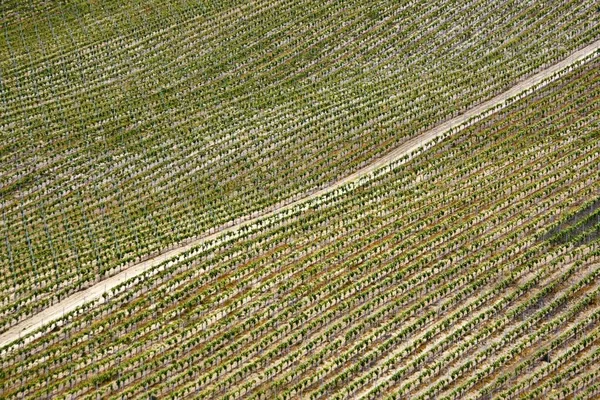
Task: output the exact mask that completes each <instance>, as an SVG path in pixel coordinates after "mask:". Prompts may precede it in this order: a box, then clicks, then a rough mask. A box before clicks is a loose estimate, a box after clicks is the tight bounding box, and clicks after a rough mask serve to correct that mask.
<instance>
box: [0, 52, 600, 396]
mask: <svg viewBox="0 0 600 400" xmlns="http://www.w3.org/2000/svg"><path fill="white" fill-rule="evenodd" d="M599 132H600V63H599V62H597V61H596V62H593V63H591V64H588V65H586V66H584V67H582V68H579V69H577V70H576V71H574V72H572V73H571V74H569V75H568V76H566V77H563V78H562V79H560V80H559V81H557V82H555V83H554V84H552V85H550V86H548V87H546V88H545V89H543V90H542V91H540V92H536V93H535V94H533V95H531V96H529V97H527V98H525V99H523V100H521V101H518V102H515V103H514V104H513V105H512V106H511V107H509V108H508V109H506V110H504V111H501V112H499V113H497V114H495V115H493V116H491V117H489V118H487V119H485V120H483V121H482V122H480V123H478V124H476V125H475V126H473V127H471V128H469V129H468V130H466V131H464V132H463V133H461V134H459V135H457V136H454V137H452V138H449V139H447V140H444V141H443V142H441V143H439V144H438V145H437V146H435V147H433V148H432V149H430V150H429V151H427V152H424V153H423V154H421V155H419V156H418V157H416V158H414V159H412V160H411V161H409V162H408V163H406V164H403V165H400V166H397V167H396V168H394V169H393V170H392V171H390V172H388V173H384V174H381V175H380V176H379V177H378V178H377V179H375V180H373V181H370V182H369V183H367V184H365V185H362V186H359V187H357V188H355V189H354V190H352V191H343V190H340V191H338V192H333V193H330V194H328V195H327V196H323V197H319V198H317V199H315V200H314V201H312V202H309V203H305V204H302V205H301V206H299V207H298V208H297V209H292V210H289V211H288V212H286V213H284V214H282V215H279V214H278V215H276V216H275V217H273V218H271V219H268V220H265V221H263V222H262V223H261V224H257V225H255V226H253V227H250V228H248V229H245V230H243V231H241V232H239V233H237V234H235V235H234V234H232V235H225V236H224V237H223V238H221V239H220V240H217V241H214V242H213V243H207V244H204V245H203V246H202V247H200V248H197V249H194V250H192V251H189V252H187V253H186V254H184V255H181V256H180V257H179V258H178V259H177V260H172V261H170V262H168V263H165V264H164V265H163V266H162V268H161V269H158V270H156V271H155V272H149V273H147V274H146V275H145V276H144V277H140V278H139V279H137V280H136V282H129V283H127V284H125V285H123V286H122V287H120V288H119V289H118V290H115V291H114V296H111V297H110V298H109V300H108V301H107V302H96V304H89V305H88V306H87V307H86V309H85V310H81V312H80V313H79V314H78V315H72V316H70V317H69V318H68V319H66V320H65V321H63V322H64V324H63V325H62V326H59V325H58V324H57V325H56V326H55V327H54V328H52V330H51V331H49V332H47V333H46V334H45V335H43V336H42V337H41V338H39V339H37V340H36V341H34V342H31V343H28V344H26V345H20V344H19V343H15V344H13V345H12V346H11V347H10V348H5V349H3V352H2V361H3V364H2V369H3V370H2V384H3V386H2V389H1V391H2V392H1V394H2V396H4V397H6V398H20V397H23V396H26V397H44V396H50V397H60V396H65V397H69V395H77V396H79V397H80V398H88V397H89V398H96V396H98V395H101V396H106V397H109V398H133V397H147V396H148V397H150V396H154V397H156V398H165V397H172V398H184V397H195V398H196V397H198V398H238V397H243V398H266V399H270V398H297V397H303V398H312V399H317V398H327V399H331V398H348V397H356V398H404V397H409V398H417V399H421V398H423V399H424V398H464V397H470V398H487V397H502V398H514V397H525V398H529V397H531V398H533V397H536V396H540V395H542V394H543V395H544V397H551V398H563V397H573V396H578V398H595V397H597V395H598V392H599V390H600V380H599V379H598V371H597V369H596V368H594V366H595V365H596V364H597V362H598V356H599V355H600V352H599V350H598V349H599V348H598V344H599V341H598V340H599V336H598V335H599V333H600V330H599V329H600V324H598V318H599V317H600V302H598V296H599V290H600V282H599V280H598V278H599V274H600V242H599V239H598V238H599V234H598V233H599V231H600V223H599V222H598V221H594V218H593V216H597V213H596V211H595V210H597V208H596V205H597V204H598V199H599V198H600V169H599V168H598V165H599V164H600V133H599ZM590 216H592V217H590Z"/></svg>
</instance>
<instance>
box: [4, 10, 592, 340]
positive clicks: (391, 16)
mask: <svg viewBox="0 0 600 400" xmlns="http://www.w3.org/2000/svg"><path fill="white" fill-rule="evenodd" d="M0 26H1V28H0V30H1V32H0V110H1V112H0V209H1V210H0V212H1V214H2V215H1V216H0V218H1V222H0V276H2V278H3V279H2V280H0V286H1V290H0V333H1V332H5V331H7V330H8V329H9V328H10V327H13V326H15V325H16V324H18V323H20V322H23V321H24V320H26V319H27V318H28V317H30V316H32V315H35V314H36V313H39V312H40V311H42V310H44V309H46V308H47V307H49V306H50V305H52V304H57V303H59V302H60V301H62V300H64V299H65V298H67V297H68V296H69V295H71V294H73V293H76V292H78V291H80V290H82V289H85V288H87V287H89V286H91V285H93V284H96V283H98V282H101V281H102V280H103V279H105V278H106V277H109V276H113V275H115V274H117V273H119V272H120V271H121V270H123V269H126V268H128V267H130V266H131V265H133V264H135V263H136V262H139V261H141V260H143V259H146V258H148V257H151V256H153V255H156V254H158V253H161V252H164V251H165V249H168V248H173V247H176V246H178V245H180V244H181V243H185V242H187V241H189V240H191V239H193V238H197V237H201V236H203V235H206V234H209V233H212V232H215V231H218V230H221V229H223V228H224V227H227V226H232V225H235V224H236V223H239V222H240V221H241V220H244V219H247V218H250V217H256V216H257V215H261V214H263V213H265V212H267V211H269V210H274V209H276V208H277V207H279V206H281V205H282V204H287V203H289V202H291V201H295V200H298V199H300V198H302V197H304V196H306V195H308V194H310V193H314V192H315V191H317V190H319V189H322V188H325V187H327V186H328V185H331V184H332V183H333V182H336V181H337V180H339V179H340V178H343V177H345V176H347V175H348V174H350V173H352V172H354V171H356V170H358V169H360V168H362V167H364V166H366V165H368V164H369V163H371V162H373V161H374V160H377V159H378V158H379V157H381V156H383V155H385V154H386V153H387V152H388V151H390V150H392V149H394V148H396V147H397V146H399V145H401V144H402V143H404V142H405V141H406V140H408V139H409V138H412V137H415V136H416V135H418V134H419V133H421V132H424V131H425V130H427V129H428V128H431V127H433V126H436V125H437V124H439V123H441V122H443V121H446V120H448V119H449V118H452V117H454V116H456V115H459V114H460V113H462V112H464V111H465V110H467V109H469V108H470V107H472V106H473V105H476V104H479V103H480V102H482V101H484V100H485V99H488V98H490V97H491V96H493V95H495V94H498V93H502V92H503V91H505V90H506V89H507V88H509V87H511V86H513V85H514V84H515V83H517V82H519V81H520V80H522V79H523V78H525V77H527V76H530V75H531V74H532V73H534V72H536V71H539V70H540V69H542V68H544V67H547V66H548V65H551V64H553V63H555V62H557V61H559V60H561V59H563V58H564V57H566V56H567V55H569V54H570V53H572V52H573V51H575V50H577V49H580V48H582V47H583V46H585V45H588V44H590V43H591V42H593V41H594V40H598V38H600V11H599V10H598V5H597V2H594V1H575V0H567V1H548V2H544V3H543V4H542V3H541V2H528V1H512V0H511V1H480V0H473V1H468V2H459V1H456V0H442V1H420V2H397V1H378V2H364V1H324V2H314V1H310V2H309V1H297V0H296V1H283V0H281V1H279V0H275V1H250V2H241V3H240V2H232V1H218V2H217V1H213V2H202V1H188V0H179V1H157V0H137V1H136V0H134V1H124V2H121V1H114V0H110V1H92V0H89V1H88V0H62V1H46V0H43V1H42V0H28V1H17V0H6V1H3V2H2V3H1V4H0Z"/></svg>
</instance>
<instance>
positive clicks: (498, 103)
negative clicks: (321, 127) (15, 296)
mask: <svg viewBox="0 0 600 400" xmlns="http://www.w3.org/2000/svg"><path fill="white" fill-rule="evenodd" d="M599 51H600V40H597V41H595V42H594V43H592V44H590V45H589V46H587V47H585V48H583V49H581V50H578V51H576V52H574V53H572V54H571V55H570V56H569V57H567V58H565V59H564V60H562V61H560V62H558V63H556V64H554V65H552V66H550V67H548V68H546V69H544V70H542V71H540V72H538V73H537V74H535V75H533V76H531V77H529V78H527V79H525V80H523V81H521V82H519V83H517V84H516V85H514V86H513V87H511V88H510V89H508V90H507V91H505V92H503V93H501V94H499V95H497V96H495V97H493V98H491V99H490V100H487V101H485V102H483V103H481V104H479V105H477V106H475V107H473V108H471V109H469V110H468V111H466V112H465V113H464V114H461V115H459V116H457V117H455V118H452V119H450V120H448V121H446V122H444V123H442V124H440V125H437V126H436V127H434V128H432V129H430V130H428V131H425V132H423V133H422V134H420V135H418V136H416V137H414V138H412V139H410V140H408V141H406V142H405V143H403V144H402V145H401V146H399V147H397V148H396V149H394V150H392V151H391V152H390V153H388V154H387V155H385V156H384V157H382V158H380V159H377V160H375V161H374V162H373V163H371V164H369V165H367V166H365V167H364V168H362V169H360V170H358V171H356V172H354V173H353V174H351V175H348V176H347V177H345V178H343V179H341V180H339V181H336V182H335V183H333V184H331V185H329V186H327V187H325V188H323V189H320V190H318V191H316V192H314V193H311V194H309V195H305V196H304V197H300V198H296V199H295V200H293V201H291V202H288V203H287V204H278V205H276V206H274V207H272V208H271V209H268V210H266V211H264V212H262V213H253V214H252V215H249V216H246V217H245V218H240V219H239V221H238V220H236V221H234V222H233V223H229V224H226V225H223V226H221V227H219V228H217V229H216V230H215V232H214V233H211V234H207V235H204V236H201V237H199V238H196V239H193V240H191V241H189V242H188V243H185V244H182V245H181V246H178V247H175V248H173V249H171V250H168V251H166V252H164V253H162V254H160V255H158V256H156V257H153V258H150V259H148V260H145V261H142V262H139V263H137V264H135V265H132V266H131V267H129V268H127V269H126V270H124V271H122V272H119V273H118V274H116V275H113V276H111V277H110V278H107V279H105V280H103V281H101V282H99V283H97V284H95V285H93V286H90V287H89V288H87V289H85V290H83V291H80V292H77V293H75V294H73V295H71V296H69V297H68V298H66V299H64V300H63V301H61V302H59V303H56V304H54V305H52V306H50V307H48V308H47V309H45V310H44V311H42V312H40V313H38V314H36V315H34V316H32V317H30V318H28V319H26V320H24V321H22V322H20V323H18V324H17V325H15V326H13V327H12V328H10V329H9V330H7V331H6V332H4V333H3V334H1V335H0V348H2V347H4V346H7V345H9V344H10V343H11V342H13V341H15V340H17V339H19V338H21V337H22V336H25V335H27V334H29V333H31V332H34V331H35V330H36V329H38V328H40V327H42V326H44V325H45V324H48V323H49V322H52V321H54V320H56V319H58V318H60V317H62V316H63V315H64V314H67V313H69V312H71V311H73V310H75V309H76V308H77V307H79V306H81V305H83V304H85V303H86V302H89V301H91V300H96V299H99V298H100V297H102V295H103V294H104V293H105V292H107V291H109V290H111V289H112V288H114V287H116V286H118V285H119V284H121V283H123V282H125V281H127V280H128V279H131V278H133V277H135V276H137V275H140V274H142V273H144V272H145V271H147V270H149V269H152V268H154V267H156V266H158V265H159V264H160V263H162V262H163V261H165V260H168V259H170V258H172V257H175V256H177V255H180V254H181V253H183V252H185V251H187V250H189V249H191V248H193V247H195V246H197V245H198V244H201V243H203V242H207V241H210V240H212V239H215V238H217V237H219V236H221V235H223V234H224V233H226V232H232V231H237V230H238V229H240V228H242V227H244V226H248V225H252V224H253V223H255V222H256V221H258V220H259V219H263V218H268V217H270V216H273V215H275V214H277V213H278V212H281V211H284V210H287V209H290V208H293V207H295V206H297V205H298V204H301V203H304V202H307V201H310V200H312V199H314V198H317V197H319V196H322V195H324V194H326V193H330V192H333V191H335V190H336V189H338V188H340V187H342V186H344V185H346V184H349V183H351V182H355V181H357V180H359V179H361V178H366V177H368V176H369V174H371V173H372V172H374V171H376V170H378V169H380V168H382V167H385V166H387V165H389V164H391V163H393V162H395V161H398V160H400V159H402V158H403V157H404V156H405V155H409V154H410V153H411V152H413V151H415V150H417V149H418V148H420V147H422V146H424V145H427V144H429V143H431V142H432V141H433V140H435V139H437V138H438V137H440V136H443V135H444V134H446V133H447V132H448V131H450V130H452V129H454V130H455V133H456V132H459V131H460V130H462V129H464V128H465V127H467V126H469V125H472V124H473V123H475V122H476V120H478V118H477V117H478V116H481V115H482V114H486V115H489V113H490V111H492V110H494V111H497V110H500V109H501V108H504V107H505V106H506V105H507V103H506V100H508V99H510V98H513V97H516V96H519V95H522V94H525V93H527V92H529V91H531V90H533V89H537V88H536V85H540V86H539V87H542V86H545V85H546V84H548V83H550V82H551V80H549V78H551V77H552V76H553V75H554V74H555V73H557V72H560V71H562V70H565V69H568V68H569V67H572V66H573V64H575V63H577V62H578V61H581V60H583V59H585V58H586V57H589V56H594V57H596V56H598V55H599V54H600V52H599ZM543 81H545V82H543ZM539 87H538V88H539Z"/></svg>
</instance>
